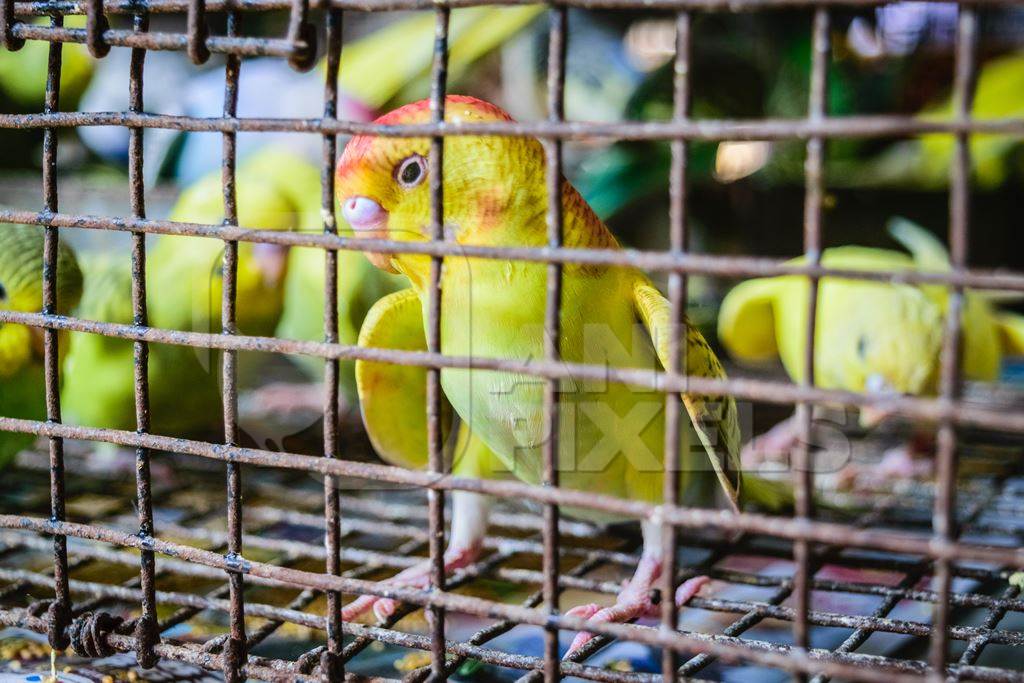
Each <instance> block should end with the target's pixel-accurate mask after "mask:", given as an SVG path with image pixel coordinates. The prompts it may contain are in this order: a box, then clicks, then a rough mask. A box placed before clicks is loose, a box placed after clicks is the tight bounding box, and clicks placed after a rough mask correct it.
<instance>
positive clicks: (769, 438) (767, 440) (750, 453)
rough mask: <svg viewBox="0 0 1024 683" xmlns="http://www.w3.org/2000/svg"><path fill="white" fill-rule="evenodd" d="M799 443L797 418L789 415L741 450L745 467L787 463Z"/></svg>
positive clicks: (748, 468) (741, 459) (752, 467)
mask: <svg viewBox="0 0 1024 683" xmlns="http://www.w3.org/2000/svg"><path fill="white" fill-rule="evenodd" d="M799 443H800V430H799V428H798V425H797V422H796V418H795V417H789V418H787V419H785V420H783V421H782V422H780V423H778V424H777V425H775V426H774V427H772V428H771V429H769V430H768V431H767V432H765V433H764V434H761V435H760V436H757V437H754V438H753V439H752V440H751V441H750V442H749V443H748V444H747V445H746V446H744V447H743V450H742V451H741V452H740V461H741V462H742V463H743V469H745V470H757V469H758V468H759V467H760V466H761V465H762V464H763V463H765V462H783V463H785V462H786V461H787V460H788V458H789V454H790V453H791V452H792V451H793V449H794V448H795V447H796V446H797V444H799Z"/></svg>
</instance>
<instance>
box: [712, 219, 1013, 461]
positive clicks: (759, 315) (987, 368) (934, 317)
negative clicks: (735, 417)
mask: <svg viewBox="0 0 1024 683" xmlns="http://www.w3.org/2000/svg"><path fill="white" fill-rule="evenodd" d="M889 233H890V234H891V235H892V236H893V238H895V239H896V240H897V241H898V242H900V243H901V244H902V245H903V246H904V247H905V248H906V249H907V250H908V251H909V254H908V253H905V252H902V251H895V250H889V249H875V248H869V247H861V246H843V247H835V248H832V249H826V250H825V251H824V253H823V254H822V259H821V262H822V265H823V266H825V267H829V268H836V269H842V270H855V271H857V270H862V271H880V270H888V271H915V270H916V271H925V272H945V271H948V270H949V269H950V263H949V254H948V252H947V250H946V248H945V246H944V245H943V244H942V243H941V242H940V241H939V240H938V239H936V238H935V237H934V236H933V235H932V234H931V233H929V232H927V231H926V230H924V229H923V228H921V227H920V226H918V225H915V224H914V223H911V222H910V221H908V220H905V219H899V218H897V219H893V220H892V221H891V223H890V225H889ZM804 262H805V260H804V259H803V258H797V259H793V260H792V261H790V262H789V263H792V264H801V263H804ZM808 290H809V285H808V280H807V279H806V278H804V277H801V276H796V275H787V276H780V277H771V278H758V279H754V280H748V281H746V282H743V283H741V284H739V285H737V286H736V287H735V288H733V289H732V291H730V292H729V294H728V295H727V296H726V297H725V300H724V301H723V302H722V307H721V310H720V311H719V318H718V335H719V338H720V339H721V341H722V343H723V344H724V345H725V347H726V349H727V350H728V351H729V353H730V354H731V355H732V356H733V358H735V359H736V360H738V361H741V362H744V363H753V364H757V363H765V362H770V361H773V360H774V359H775V358H779V359H781V361H782V365H783V366H784V367H785V369H786V372H787V373H788V374H789V376H790V377H791V378H792V379H793V381H794V382H802V381H803V380H804V360H803V359H804V354H805V351H806V340H807V312H808V310H807V298H808ZM995 299H996V296H995V295H992V294H989V293H986V292H983V291H976V290H968V291H967V292H966V296H965V301H964V310H963V347H962V353H963V355H962V364H963V376H964V377H965V378H967V379H971V380H979V381H994V380H996V379H998V377H999V371H1000V367H1001V363H1002V359H1003V356H1004V355H1013V354H1024V317H1022V316H1020V315H1017V314H1014V313H1009V312H1006V311H1001V310H1000V309H999V308H998V307H997V305H996V304H997V302H996V300H995ZM948 305H949V290H948V288H947V287H945V286H943V285H909V284H897V283H891V282H879V281H869V280H851V279H841V278H822V280H821V282H820V288H819V291H818V307H817V323H816V328H815V338H814V370H815V373H814V374H815V376H814V384H815V385H816V386H818V387H820V388H823V389H838V390H846V391H855V392H864V393H869V394H882V395H885V394H888V395H909V396H921V395H932V394H934V393H935V392H936V391H937V388H938V379H939V365H940V364H939V358H940V355H941V349H942V338H943V319H944V316H945V313H946V310H947V308H948ZM884 417H886V413H885V412H884V411H879V410H876V409H868V408H865V409H863V410H861V423H862V425H863V426H865V427H871V426H874V425H876V424H877V423H878V422H880V421H881V419H883V418H884ZM797 439H798V430H797V425H796V423H795V421H794V420H793V419H792V418H791V419H789V420H786V421H785V422H782V423H780V424H779V425H776V427H774V428H773V429H772V430H771V431H769V432H768V433H766V434H765V435H763V436H761V437H759V438H757V439H755V440H754V441H753V442H752V443H751V444H749V445H748V446H747V448H746V449H745V451H744V456H745V457H746V460H745V462H750V460H751V458H755V459H759V457H760V455H759V454H768V453H771V454H777V453H786V452H789V451H790V450H791V449H792V448H793V446H795V445H796V443H797Z"/></svg>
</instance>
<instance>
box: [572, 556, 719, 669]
mask: <svg viewBox="0 0 1024 683" xmlns="http://www.w3.org/2000/svg"><path fill="white" fill-rule="evenodd" d="M660 575H661V560H659V559H656V558H653V557H644V558H642V559H641V560H640V565H639V566H638V567H637V570H636V574H634V575H633V578H632V579H630V580H629V582H628V583H627V584H626V586H625V588H623V589H622V592H621V593H619V596H618V598H617V599H616V601H615V604H614V605H612V606H611V607H601V606H600V605H597V604H595V603H591V604H588V605H580V606H578V607H573V608H572V609H571V610H569V611H568V612H566V616H572V617H579V618H581V619H587V620H589V621H595V622H603V623H608V622H615V623H625V622H629V621H633V620H634V619H640V618H641V617H656V616H658V614H659V613H660V609H659V607H658V605H657V603H655V602H654V601H653V600H652V599H651V596H652V595H653V589H654V584H655V582H656V581H657V580H658V577H659V576H660ZM709 580H710V579H708V577H706V576H697V577H694V578H692V579H689V580H687V581H685V582H683V584H682V585H680V586H679V588H678V589H676V595H675V601H676V604H677V605H679V606H682V605H684V604H686V603H687V602H689V600H690V598H692V597H693V596H694V595H696V594H697V593H698V592H700V589H701V587H702V586H703V585H704V584H705V583H707V582H708V581H709ZM593 637H594V634H593V633H588V632H586V631H581V632H580V633H578V634H576V638H575V639H574V640H573V641H572V645H570V646H569V651H568V652H566V654H565V656H566V657H569V656H570V655H572V653H574V652H575V651H576V650H578V649H580V648H581V647H583V645H584V644H586V642H587V641H589V640H590V639H591V638H593Z"/></svg>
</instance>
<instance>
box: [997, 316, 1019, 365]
mask: <svg viewBox="0 0 1024 683" xmlns="http://www.w3.org/2000/svg"><path fill="white" fill-rule="evenodd" d="M996 320H997V323H998V325H999V335H1000V338H1001V341H1002V346H1003V351H1004V352H1005V353H1007V354H1010V355H1012V356H1024V315H1018V314H1016V313H1003V312H1001V313H999V314H998V315H997V316H996Z"/></svg>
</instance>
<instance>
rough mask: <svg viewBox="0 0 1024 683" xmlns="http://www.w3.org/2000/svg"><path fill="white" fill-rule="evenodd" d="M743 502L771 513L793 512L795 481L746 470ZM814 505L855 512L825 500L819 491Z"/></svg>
mask: <svg viewBox="0 0 1024 683" xmlns="http://www.w3.org/2000/svg"><path fill="white" fill-rule="evenodd" d="M743 504H744V505H743V506H744V508H749V507H750V506H751V505H753V506H755V507H757V508H760V509H761V510H763V511H765V512H769V513H771V514H783V513H788V512H792V510H793V508H794V506H795V505H796V499H795V497H794V494H793V483H792V482H791V481H790V480H789V479H788V478H786V479H769V478H767V477H763V476H760V475H757V474H753V473H751V472H744V473H743ZM814 506H815V507H816V508H819V509H822V510H830V511H832V512H839V513H842V512H853V510H850V509H849V508H847V507H845V506H843V505H839V504H837V503H835V502H832V501H828V500H825V499H824V498H822V496H821V495H820V494H818V493H815V494H814Z"/></svg>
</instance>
